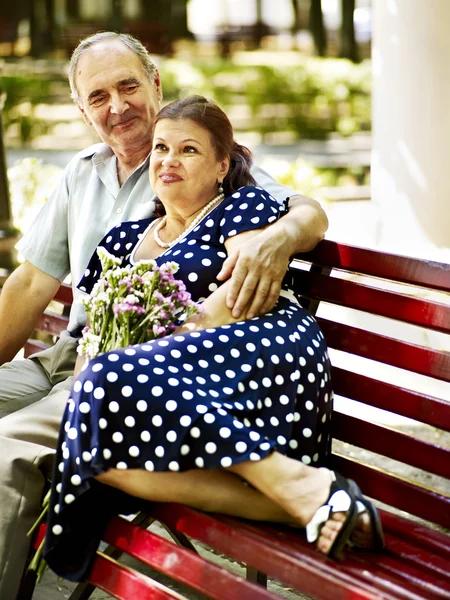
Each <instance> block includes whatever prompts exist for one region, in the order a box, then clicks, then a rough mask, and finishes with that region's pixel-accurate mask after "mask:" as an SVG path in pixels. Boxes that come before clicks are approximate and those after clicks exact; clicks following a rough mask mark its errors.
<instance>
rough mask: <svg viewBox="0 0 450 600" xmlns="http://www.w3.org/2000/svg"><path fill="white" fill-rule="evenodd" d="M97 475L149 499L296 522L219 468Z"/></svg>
mask: <svg viewBox="0 0 450 600" xmlns="http://www.w3.org/2000/svg"><path fill="white" fill-rule="evenodd" d="M96 479H97V480H98V481H100V482H102V483H106V484H108V485H111V486H112V487H116V488H118V489H120V490H122V491H124V492H126V493H128V494H131V495H132V496H137V497H139V498H143V499H145V500H150V501H152V502H177V503H180V504H186V505H187V506H191V507H192V508H198V509H199V510H204V511H205V512H219V513H223V514H227V515H232V516H234V517H241V518H243V519H252V520H254V521H272V522H276V523H285V524H289V525H292V526H296V523H295V520H294V519H293V518H292V517H291V516H290V515H289V514H288V513H287V512H286V511H285V510H283V508H282V507H281V506H280V505H278V504H276V503H274V502H272V501H271V500H270V499H269V498H268V497H267V496H265V495H264V494H262V493H261V492H259V491H258V490H256V489H254V488H252V487H250V486H248V485H247V484H246V483H245V482H244V481H243V480H242V479H241V478H240V477H238V476H236V475H234V474H233V473H229V472H227V471H224V470H221V469H217V470H200V469H199V470H191V471H184V472H182V473H173V472H149V471H144V470H142V469H129V470H127V471H121V470H118V469H111V470H109V471H107V472H106V473H103V474H102V475H98V476H97V477H96Z"/></svg>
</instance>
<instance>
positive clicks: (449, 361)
mask: <svg viewBox="0 0 450 600" xmlns="http://www.w3.org/2000/svg"><path fill="white" fill-rule="evenodd" d="M317 321H318V323H319V325H320V327H321V329H322V331H323V334H324V336H325V339H326V340H327V343H328V345H329V346H331V347H332V348H335V349H336V350H342V351H344V352H351V353H352V354H357V355H358V356H364V357H366V358H371V359H372V360H377V361H380V362H383V363H385V364H388V365H392V366H394V367H399V368H400V369H407V370H408V371H413V372H414V373H420V374H421V375H428V376H431V377H436V379H440V380H442V381H450V353H449V352H444V351H440V350H432V349H430V348H424V347H423V346H419V345H417V344H412V343H409V342H404V341H400V340H396V339H394V338H389V337H387V336H385V335H381V334H379V333H371V332H370V331H365V330H364V329H359V328H357V327H353V326H351V325H344V324H342V323H336V322H334V321H330V320H328V319H324V318H322V317H318V318H317Z"/></svg>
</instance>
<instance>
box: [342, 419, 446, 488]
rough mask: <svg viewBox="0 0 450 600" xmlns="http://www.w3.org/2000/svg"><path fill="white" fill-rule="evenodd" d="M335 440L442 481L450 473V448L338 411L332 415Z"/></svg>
mask: <svg viewBox="0 0 450 600" xmlns="http://www.w3.org/2000/svg"><path fill="white" fill-rule="evenodd" d="M333 438H335V439H338V440H342V441H345V442H347V443H349V444H353V445H354V446H358V447H359V448H365V449H366V450H370V451H371V452H376V453H377V454H381V455H383V456H387V457H389V458H393V459H395V460H398V461H400V462H403V463H406V464H409V465H411V466H412V467H416V468H418V469H423V470H424V471H429V472H430V473H434V474H435V475H439V476H441V477H447V476H448V473H449V471H450V448H448V449H447V448H444V447H442V446H438V445H435V444H430V443H429V442H425V441H423V440H419V439H417V438H415V437H413V436H412V435H408V434H406V433H402V432H400V431H395V430H393V429H391V428H389V427H385V426H383V425H380V424H373V423H368V422H367V421H363V420H362V419H358V418H357V417H352V416H350V415H344V414H342V413H339V412H337V411H335V412H334V414H333Z"/></svg>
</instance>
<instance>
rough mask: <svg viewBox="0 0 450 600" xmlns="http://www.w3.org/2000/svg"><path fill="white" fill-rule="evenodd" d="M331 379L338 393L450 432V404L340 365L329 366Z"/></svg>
mask: <svg viewBox="0 0 450 600" xmlns="http://www.w3.org/2000/svg"><path fill="white" fill-rule="evenodd" d="M332 381H333V389H334V391H335V393H336V394H338V395H341V396H345V397H346V398H350V399H351V400H357V401H359V402H363V403H364V404H368V405H370V406H375V407H377V408H381V409H383V410H387V411H390V412H393V413H395V414H398V415H402V416H404V417H408V418H410V419H414V420H415V421H419V422H421V423H425V424H427V425H431V426H432V427H438V428H439V429H443V430H445V431H450V403H449V402H446V401H445V400H441V399H440V398H436V397H434V396H427V395H425V394H422V393H420V392H416V391H411V390H406V389H404V388H400V387H398V386H396V385H394V384H392V383H386V382H384V381H379V380H377V379H373V378H371V377H367V376H366V375H360V374H358V373H353V372H352V371H347V370H345V369H341V368H339V367H333V368H332ZM449 460H450V458H449ZM449 464H450V463H449Z"/></svg>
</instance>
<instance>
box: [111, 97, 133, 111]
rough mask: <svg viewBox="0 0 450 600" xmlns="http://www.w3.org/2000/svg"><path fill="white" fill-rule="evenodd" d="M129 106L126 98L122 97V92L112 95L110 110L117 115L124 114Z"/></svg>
mask: <svg viewBox="0 0 450 600" xmlns="http://www.w3.org/2000/svg"><path fill="white" fill-rule="evenodd" d="M127 108H128V102H127V101H126V99H125V98H122V96H121V95H120V94H116V95H114V96H111V100H110V107H109V109H110V111H111V113H113V114H115V115H121V114H123V113H124V112H125V111H126V110H127Z"/></svg>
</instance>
